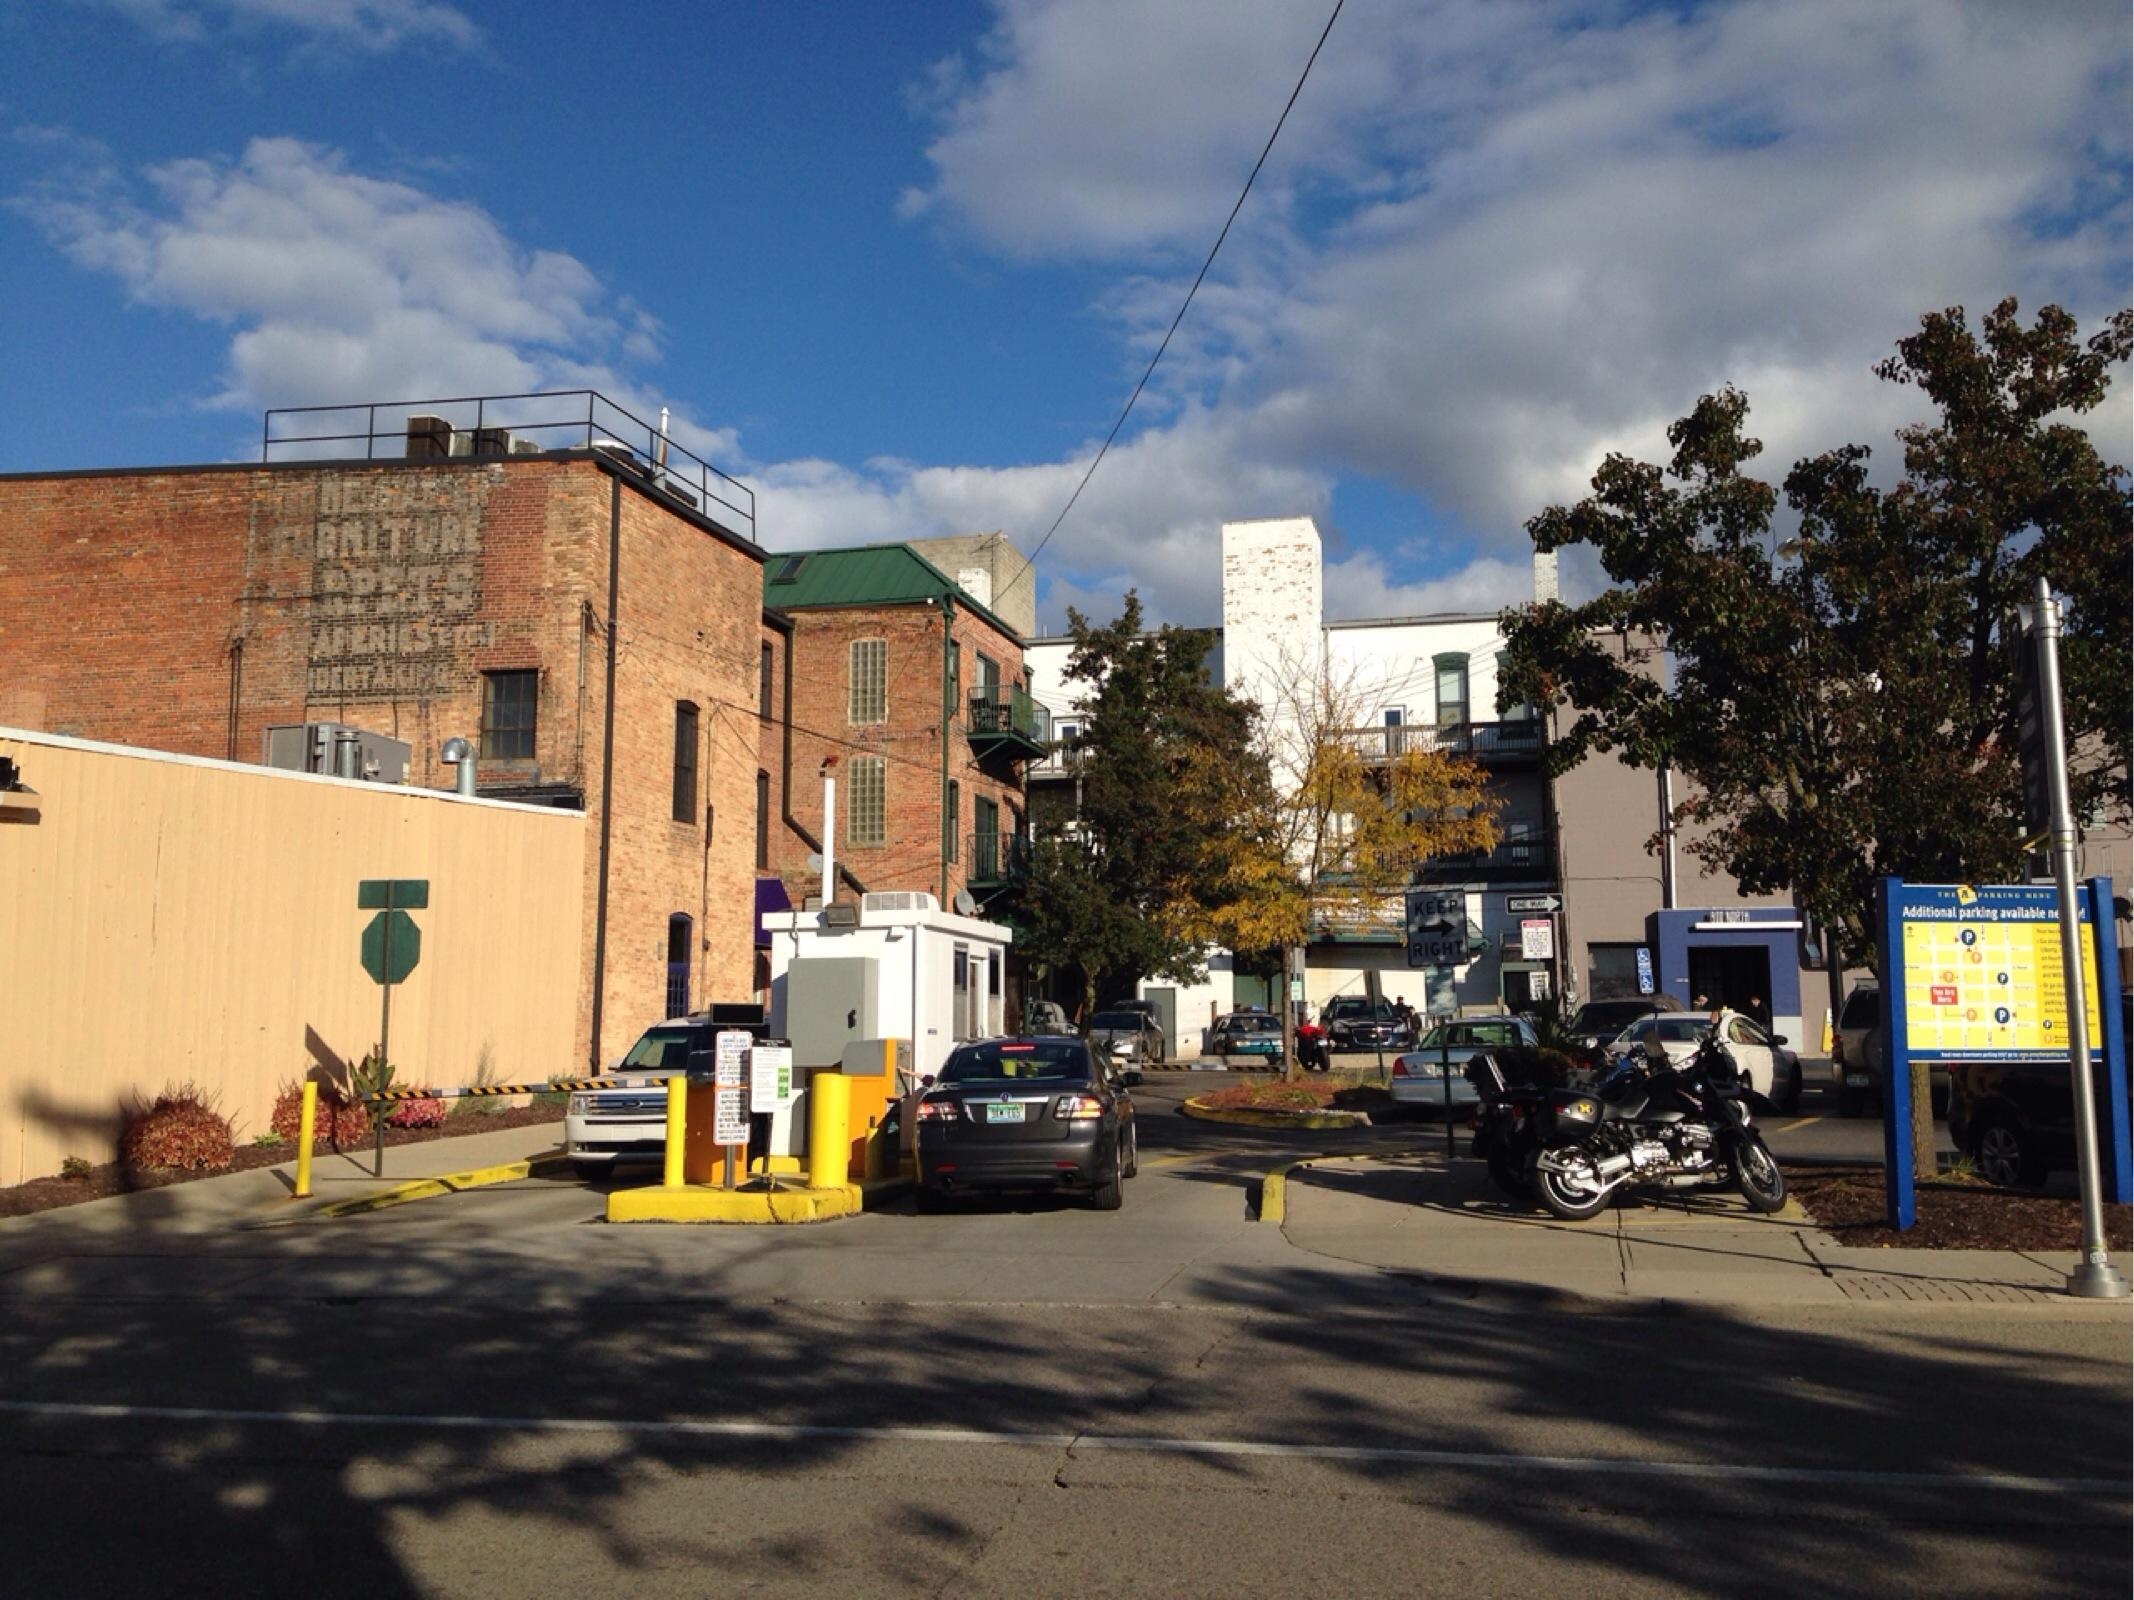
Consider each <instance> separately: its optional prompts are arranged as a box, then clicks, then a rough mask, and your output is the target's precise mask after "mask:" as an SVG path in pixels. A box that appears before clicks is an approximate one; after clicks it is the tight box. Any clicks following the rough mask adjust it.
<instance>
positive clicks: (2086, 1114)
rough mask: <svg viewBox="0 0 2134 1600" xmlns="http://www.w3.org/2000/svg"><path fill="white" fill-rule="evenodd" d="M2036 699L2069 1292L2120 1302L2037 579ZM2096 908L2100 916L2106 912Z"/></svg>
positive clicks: (2071, 843)
mask: <svg viewBox="0 0 2134 1600" xmlns="http://www.w3.org/2000/svg"><path fill="white" fill-rule="evenodd" d="M2036 625H2037V651H2038V700H2039V702H2040V705H2039V709H2040V711H2041V712H2042V713H2043V716H2044V721H2045V778H2046V784H2047V793H2048V795H2049V796H2050V798H2051V801H2052V870H2053V881H2054V883H2055V884H2057V885H2058V886H2059V890H2060V966H2061V969H2062V972H2063V975H2064V977H2065V981H2066V985H2067V1060H2068V1073H2069V1076H2070V1077H2071V1078H2072V1079H2073V1080H2074V1084H2073V1086H2074V1091H2075V1172H2076V1176H2077V1178H2078V1179H2079V1180H2080V1182H2081V1186H2082V1260H2081V1261H2080V1262H2078V1263H2077V1264H2076V1267H2075V1270H2074V1271H2073V1272H2071V1273H2069V1274H2068V1276H2067V1292H2068V1293H2069V1294H2072V1295H2080V1296H2082V1297H2084V1298H2086V1299H2091V1300H2117V1299H2120V1298H2121V1297H2123V1296H2124V1295H2125V1294H2126V1292H2127V1280H2126V1279H2125V1278H2123V1277H2121V1276H2120V1274H2119V1271H2118V1269H2117V1268H2115V1267H2114V1266H2113V1265H2112V1258H2111V1256H2110V1255H2108V1254H2107V1253H2106V1251H2105V1244H2104V1207H2103V1204H2102V1203H2101V1200H2100V1198H2099V1193H2098V1172H2097V1106H2096V1100H2097V1096H2096V1093H2095V1090H2094V1087H2093V1085H2092V1084H2091V1082H2090V1026H2089V995H2088V993H2087V988H2088V986H2087V985H2086V984H2085V983H2084V982H2083V979H2082V940H2083V932H2082V921H2081V918H2080V915H2079V914H2078V912H2077V909H2076V907H2077V901H2076V899H2075V815H2074V808H2073V806H2071V805H2070V804H2069V803H2068V797H2067V728H2066V725H2065V722H2064V719H2063V716H2062V711H2061V705H2060V602H2059V601H2058V600H2056V599H2054V598H2053V592H2052V585H2051V584H2049V583H2047V582H2046V581H2045V580H2044V579H2043V578H2040V579H2038V588H2037V596H2036ZM2108 911H2109V908H2108V907H2101V908H2099V910H2098V915H2100V916H2102V915H2106V914H2108Z"/></svg>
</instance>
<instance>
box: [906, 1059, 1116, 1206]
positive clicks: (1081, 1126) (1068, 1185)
mask: <svg viewBox="0 0 2134 1600" xmlns="http://www.w3.org/2000/svg"><path fill="white" fill-rule="evenodd" d="M919 1081H920V1086H921V1092H920V1095H919V1098H918V1100H917V1102H916V1104H915V1105H914V1106H913V1110H912V1116H913V1120H914V1122H915V1124H916V1129H917V1133H918V1140H917V1143H918V1160H919V1203H920V1204H921V1206H922V1207H924V1208H926V1209H929V1210H931V1209H935V1208H937V1207H938V1206H939V1205H940V1204H941V1203H942V1202H943V1201H945V1200H947V1199H949V1198H950V1197H952V1196H956V1195H963V1194H973V1193H990V1192H1000V1191H1013V1190H1032V1191H1038V1192H1042V1193H1070V1194H1080V1195H1084V1196H1086V1197H1087V1198H1088V1199H1089V1201H1090V1203H1091V1204H1092V1205H1093V1206H1095V1207H1096V1209H1097V1210H1099V1211H1116V1210H1118V1209H1119V1206H1120V1204H1121V1202H1122V1200H1123V1199H1124V1193H1123V1189H1122V1185H1123V1184H1124V1182H1125V1180H1126V1179H1128V1178H1131V1177H1132V1176H1133V1175H1134V1170H1135V1168H1136V1167H1137V1166H1138V1165H1139V1155H1138V1149H1137V1143H1136V1140H1135V1136H1134V1101H1133V1097H1132V1096H1131V1095H1130V1094H1128V1093H1127V1090H1126V1085H1125V1082H1124V1079H1123V1076H1122V1075H1121V1074H1120V1073H1118V1072H1116V1071H1113V1070H1111V1069H1110V1068H1109V1067H1108V1066H1106V1065H1104V1064H1103V1063H1102V1062H1101V1061H1100V1059H1099V1057H1098V1056H1097V1055H1096V1054H1094V1053H1093V1052H1092V1051H1091V1050H1090V1048H1089V1046H1088V1045H1086V1044H1084V1043H1083V1042H1082V1041H1081V1040H1080V1039H1062V1038H1059V1037H1057V1036H1055V1035H1049V1034H1048V1035H1046V1036H1044V1037H1041V1038H1023V1039H986V1040H982V1041H980V1042H978V1043H976V1044H967V1045H962V1046H959V1047H958V1048H957V1049H956V1050H954V1051H952V1052H951V1053H950V1055H949V1058H948V1060H946V1061H944V1062H943V1063H942V1064H941V1070H940V1072H939V1073H936V1074H932V1075H929V1076H927V1077H925V1078H922V1079H920V1080H919Z"/></svg>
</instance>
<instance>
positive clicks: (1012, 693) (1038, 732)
mask: <svg viewBox="0 0 2134 1600" xmlns="http://www.w3.org/2000/svg"><path fill="white" fill-rule="evenodd" d="M969 711H970V723H969V727H970V736H971V743H972V744H974V745H976V746H977V747H978V748H979V750H980V751H981V752H983V751H986V750H990V749H992V748H995V747H997V746H1003V745H1005V746H1008V747H1010V748H1012V749H1014V750H1015V751H1016V753H1017V754H1019V755H1022V756H1025V757H1029V758H1035V757H1038V756H1041V755H1043V754H1044V753H1045V750H1046V747H1047V746H1049V745H1050V744H1051V743H1052V713H1051V712H1050V711H1049V710H1047V709H1046V708H1045V707H1044V706H1041V705H1039V704H1038V703H1037V701H1035V700H1033V699H1032V698H1031V697H1030V696H1029V694H1028V693H1027V692H1025V691H1024V690H1021V689H1013V688H1001V687H994V688H990V689H987V688H979V689H973V690H972V691H971V702H970V707H969Z"/></svg>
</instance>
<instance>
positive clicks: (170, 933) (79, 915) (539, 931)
mask: <svg viewBox="0 0 2134 1600" xmlns="http://www.w3.org/2000/svg"><path fill="white" fill-rule="evenodd" d="M0 755H9V756H13V757H14V758H15V759H16V760H17V761H19V762H20V763H21V766H22V774H23V781H24V782H25V783H27V784H28V785H29V786H30V787H32V788H34V789H36V790H37V791H38V792H39V794H40V796H41V806H40V813H39V816H38V818H37V820H36V821H34V822H10V823H4V824H0V884H5V886H6V891H5V892H4V893H0V1016H4V1017H5V1018H6V1020H7V1025H8V1032H9V1034H10V1036H11V1037H10V1045H11V1047H10V1049H9V1050H8V1051H7V1052H6V1053H5V1055H4V1056H0V1183H19V1182H21V1181H23V1180H24V1179H26V1178H34V1177H40V1176H43V1175H46V1174H48V1173H52V1172H55V1171H57V1170H58V1168H59V1163H60V1161H61V1160H62V1159H63V1158H64V1157H66V1156H69V1155H79V1156H83V1157H86V1158H87V1159H89V1160H91V1161H102V1160H108V1159H110V1158H111V1156H112V1155H113V1153H114V1144H113V1139H114V1135H115V1132H116V1126H117V1116H118V1111H119V1108H120V1106H121V1105H122V1104H123V1103H125V1102H126V1101H127V1100H128V1099H129V1098H130V1097H134V1096H140V1095H153V1094H154V1093H155V1092H156V1091H157V1090H158V1089H160V1088H161V1087H162V1086H163V1085H164V1084H166V1083H170V1082H177V1081H184V1080H187V1079H190V1080H192V1081H194V1082H196V1083H198V1084H200V1085H201V1086H202V1087H203V1088H205V1089H208V1090H209V1091H211V1092H213V1093H214V1094H216V1095H217V1096H219V1100H220V1106H221V1109H222V1110H223V1111H224V1112H225V1113H226V1114H228V1115H229V1116H230V1117H231V1118H232V1120H233V1121H234V1122H235V1124H236V1132H237V1138H238V1140H239V1142H240V1143H242V1142H244V1141H245V1140H248V1139H250V1138H251V1137H252V1136H253V1135H255V1134H257V1133H260V1132H262V1131H264V1130H265V1129H266V1127H267V1119H268V1115H269V1113H270V1111H271V1109H272V1107H273V1102H274V1096H275V1092H276V1090H277V1088H278V1087H279V1086H280V1085H281V1084H283V1083H286V1082H290V1081H293V1080H295V1079H297V1078H299V1077H300V1076H301V1075H302V1074H303V1073H304V1072H305V1071H306V1070H307V1069H308V1068H309V1067H310V1066H311V1065H312V1064H313V1062H314V1061H315V1060H318V1059H319V1058H320V1057H321V1056H322V1055H324V1056H328V1057H331V1058H334V1059H338V1060H341V1061H351V1060H355V1059H359V1058H360V1057H361V1056H362V1055H363V1054H364V1053H365V1052H366V1051H367V1050H369V1049H370V1048H371V1046H372V1045H373V1043H374V1042H375V1041H376V1039H377V1037H378V1024H379V990H378V987H377V986H376V985H375V984H374V983H372V982H371V980H370V978H369V977H368V975H366V974H365V972H364V971H363V968H362V966H361V964H360V962H359V959H358V941H359V939H360V936H361V932H362V928H363V925H364V923H366V922H367V921H368V920H369V919H370V916H371V913H370V912H366V911H359V910H358V909H357V907H356V884H357V881H358V880H359V879H363V878H427V879H429V880H430V907H429V909H428V910H427V911H420V912H415V913H412V915H413V916H414V918H415V920H416V922H417V923H418V924H419V926H420V927H421V929H422V959H421V963H420V965H418V966H417V967H416V969H415V971H414V973H413V974H412V975H411V976H410V977H409V979H408V981H407V982H406V983H405V984H402V985H400V986H398V987H396V988H395V990H394V993H393V1021H392V1055H393V1059H394V1061H395V1063H396V1064H397V1066H398V1067H399V1070H400V1074H401V1077H402V1078H403V1079H405V1080H407V1081H411V1082H413V1081H421V1082H427V1083H431V1084H434V1085H437V1086H440V1087H445V1086H453V1085H458V1084H463V1083H467V1082H469V1081H471V1080H472V1079H473V1077H474V1075H475V1071H476V1065H477V1062H478V1061H479V1060H480V1058H481V1055H482V1053H483V1051H484V1050H485V1049H486V1050H487V1051H488V1052H489V1054H490V1057H491V1059H492V1061H493V1062H494V1064H495V1067H496V1070H497V1073H498V1075H499V1076H500V1077H502V1078H505V1079H507V1080H516V1081H532V1080H538V1079H545V1078H546V1077H548V1076H549V1075H550V1074H552V1073H556V1072H565V1071H569V1070H572V1069H573V1068H574V1067H575V1066H576V1061H575V1051H574V1048H573V1032H574V1030H573V1020H574V1014H575V1005H576V996H577V993H578V977H579V962H580V937H579V934H580V909H581V896H582V885H583V872H584V858H585V819H584V818H583V817H582V816H581V815H579V814H578V813H576V812H566V811H551V810H544V809H540V808H535V807H525V806H510V805H501V804H497V803H495V802H489V801H461V800H456V799H453V798H450V797H446V796H440V795H436V794H433V793H428V792H425V791H421V790H411V789H401V788H390V787H385V786H382V785H370V784H359V783H346V782H342V781H340V780H337V779H330V778H318V777H310V776H305V775H299V774H290V773H277V772H270V771H267V770H265V769H262V768H258V767H245V766H236V765H230V764H227V763H223V762H212V761H200V760H195V759H190V758H182V757H164V756H156V755H153V754H150V753H148V752H144V751H135V750H125V749H120V748H118V747H113V746H98V745H87V744H82V743H79V742H75V741H67V740H55V739H52V738H50V737H49V736H44V735H23V734H18V733H15V732H13V731H11V730H6V729H0Z"/></svg>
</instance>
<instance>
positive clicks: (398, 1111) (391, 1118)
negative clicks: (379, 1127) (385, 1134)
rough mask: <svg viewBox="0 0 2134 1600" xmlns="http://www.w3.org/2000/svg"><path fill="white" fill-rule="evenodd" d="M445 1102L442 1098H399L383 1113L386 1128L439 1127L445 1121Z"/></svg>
mask: <svg viewBox="0 0 2134 1600" xmlns="http://www.w3.org/2000/svg"><path fill="white" fill-rule="evenodd" d="M445 1109H446V1102H444V1101H442V1100H401V1101H397V1102H395V1103H394V1106H393V1109H392V1110H390V1111H388V1112H387V1113H386V1114H385V1125H386V1126H387V1127H388V1128H441V1127H443V1126H444V1121H445Z"/></svg>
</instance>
